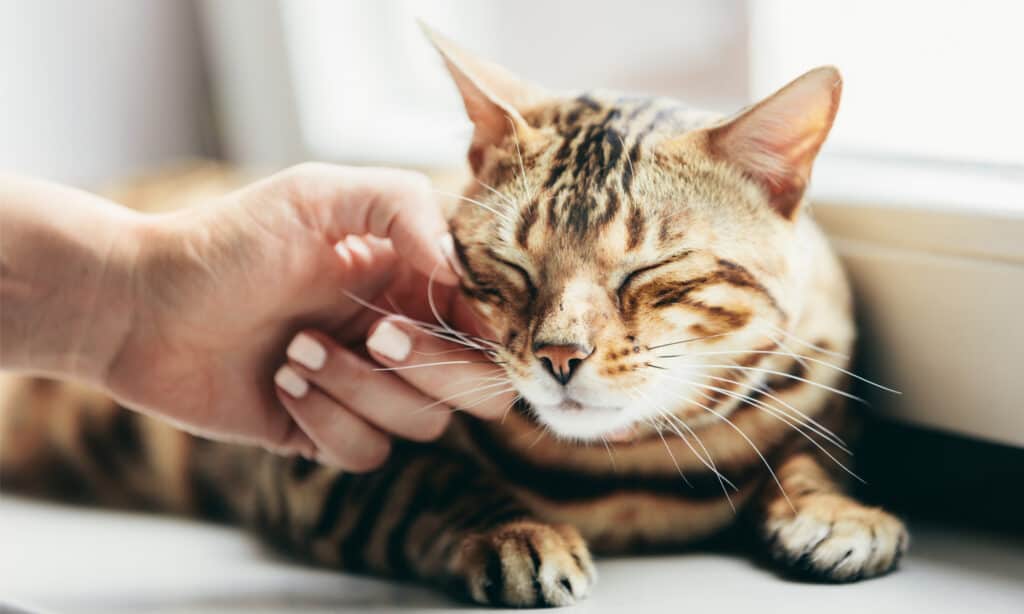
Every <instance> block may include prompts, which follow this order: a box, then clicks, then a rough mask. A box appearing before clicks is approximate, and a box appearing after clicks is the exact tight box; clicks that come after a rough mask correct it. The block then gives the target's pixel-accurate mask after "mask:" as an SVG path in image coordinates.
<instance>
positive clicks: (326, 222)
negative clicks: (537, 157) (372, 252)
mask: <svg viewBox="0 0 1024 614" xmlns="http://www.w3.org/2000/svg"><path fill="white" fill-rule="evenodd" d="M280 177H281V179H283V180H284V181H285V184H286V185H287V186H288V192H289V195H290V197H291V198H292V199H293V200H294V201H295V204H297V205H298V206H300V207H301V208H302V210H303V212H304V213H306V214H307V215H308V216H309V220H310V221H311V222H312V223H313V224H315V225H316V226H317V228H318V230H320V231H321V232H323V233H324V234H325V235H326V237H327V238H328V239H329V240H330V241H332V242H336V241H339V240H341V239H343V238H345V237H346V236H349V235H368V234H369V235H375V236H378V237H381V238H386V239H390V240H391V243H392V245H393V246H394V249H395V252H396V253H397V254H398V255H399V256H400V257H401V258H402V259H403V260H406V261H407V262H408V263H409V265H410V266H412V267H413V268H415V269H416V270H418V271H420V272H421V273H423V274H424V275H426V276H430V275H433V276H434V278H435V279H436V280H437V281H439V282H441V283H444V284H448V285H455V284H457V283H458V281H459V275H458V270H459V265H458V261H457V260H456V255H455V252H454V245H453V241H452V238H451V235H450V234H449V232H448V224H447V222H446V221H445V219H444V215H443V214H442V212H441V207H440V204H439V203H438V202H437V200H436V199H435V198H434V196H433V193H432V192H431V187H430V180H429V179H428V178H427V176H426V175H423V174H422V173H416V172H412V171H404V170H398V169H390V168H370V167H348V166H336V165H332V164H322V163H306V164H301V165H299V166H296V167H293V168H291V169H289V170H286V171H284V172H283V173H281V175H280Z"/></svg>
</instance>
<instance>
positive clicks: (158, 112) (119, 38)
mask: <svg viewBox="0 0 1024 614" xmlns="http://www.w3.org/2000/svg"><path fill="white" fill-rule="evenodd" d="M198 43H199V41H198V36H197V33H196V28H195V20H194V15H193V9H192V4H191V2H186V1H184V0H181V1H178V0H89V1H83V0H30V1H21V0H0V169H4V170H7V171H14V172H19V173H27V174H33V175H38V176H42V177H47V178H50V179H55V180H59V181H65V182H71V183H75V184H80V185H92V184H96V183H99V182H105V181H108V180H110V179H111V178H114V177H118V176H122V175H125V174H128V173H133V172H138V171H141V170H144V169H147V168H151V167H157V166H160V165H163V164H166V163H167V162H169V161H171V160H175V159H179V158H184V157H188V156H195V155H198V154H200V153H202V152H203V150H204V137H203V130H202V128H203V126H202V124H203V120H204V117H206V115H207V113H206V103H205V98H206V97H205V95H204V92H203V69H202V59H201V54H200V50H199V44H198Z"/></svg>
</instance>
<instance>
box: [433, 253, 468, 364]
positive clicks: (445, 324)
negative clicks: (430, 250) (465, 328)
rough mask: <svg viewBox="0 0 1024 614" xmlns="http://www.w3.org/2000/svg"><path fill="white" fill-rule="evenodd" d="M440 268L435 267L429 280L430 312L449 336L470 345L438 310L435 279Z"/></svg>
mask: <svg viewBox="0 0 1024 614" xmlns="http://www.w3.org/2000/svg"><path fill="white" fill-rule="evenodd" d="M439 267H440V265H435V266H434V270H432V271H431V272H430V277H428V278H427V303H428V304H429V305H430V312H431V313H432V314H433V315H434V319H435V320H437V322H438V323H439V324H440V325H441V326H442V327H444V329H445V332H446V333H447V334H449V335H452V336H453V337H455V338H457V339H459V340H461V341H462V342H463V343H465V344H466V345H470V342H469V341H468V340H466V339H465V338H463V336H462V333H460V332H459V331H457V330H455V329H454V328H452V327H451V326H449V325H448V322H446V321H445V319H444V318H443V317H441V312H440V311H438V309H437V303H435V302H434V277H435V276H436V275H437V271H438V268H439Z"/></svg>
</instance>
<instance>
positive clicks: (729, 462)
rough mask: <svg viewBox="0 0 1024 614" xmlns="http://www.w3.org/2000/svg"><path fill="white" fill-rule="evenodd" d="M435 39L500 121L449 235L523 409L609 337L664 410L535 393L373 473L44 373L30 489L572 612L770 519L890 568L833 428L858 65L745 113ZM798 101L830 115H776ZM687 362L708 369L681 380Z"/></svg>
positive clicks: (21, 445) (806, 560)
mask: <svg viewBox="0 0 1024 614" xmlns="http://www.w3.org/2000/svg"><path fill="white" fill-rule="evenodd" d="M435 42H436V43H437V45H438V47H439V48H440V50H441V51H442V54H443V55H444V57H445V59H446V61H447V62H448V65H449V68H450V69H451V71H452V73H453V76H454V78H455V80H456V83H457V84H458V85H459V87H460V90H461V91H462V94H463V97H464V99H465V101H466V105H467V111H468V113H469V115H470V117H471V118H472V119H473V120H474V122H475V124H476V127H477V131H476V134H475V135H474V140H473V144H472V146H471V149H470V163H471V167H472V168H473V169H474V171H475V181H474V182H473V183H471V184H470V186H469V188H468V189H467V191H466V196H467V197H469V198H472V199H473V200H477V201H480V202H482V203H485V204H486V205H487V207H479V206H476V205H474V204H472V203H469V202H464V203H462V204H461V205H460V206H459V207H458V208H457V210H456V211H455V214H454V217H453V219H452V221H451V223H452V229H453V233H454V235H455V238H456V244H457V251H458V257H459V258H460V260H461V263H462V265H463V267H464V268H465V269H466V271H467V275H466V277H465V279H464V290H465V293H466V296H467V297H469V299H470V300H471V302H472V303H473V305H474V306H475V308H476V310H477V311H478V313H479V315H480V316H481V318H483V319H484V320H485V321H486V322H488V323H489V324H490V325H491V327H492V328H493V329H494V330H495V331H496V333H497V335H498V337H497V341H498V342H500V346H501V349H500V350H499V351H498V355H499V356H500V357H501V358H502V359H503V360H504V361H505V362H506V364H505V368H506V371H507V373H508V375H509V377H510V378H512V380H513V382H515V383H516V384H517V386H519V387H520V390H521V391H523V392H524V393H525V392H527V391H529V390H531V389H532V388H531V387H533V388H535V387H536V386H538V385H540V384H539V383H540V382H542V381H546V380H544V378H545V377H546V376H545V375H544V372H543V370H542V369H541V367H539V366H538V365H540V364H541V362H540V361H539V360H538V356H537V355H536V354H535V352H536V351H537V348H538V346H539V344H548V345H551V344H555V345H559V344H563V345H564V344H573V345H575V346H579V347H584V346H585V347H587V348H589V349H591V350H592V352H591V353H589V354H587V355H586V356H587V357H586V359H585V360H584V362H583V364H584V365H585V367H584V368H585V369H586V370H587V373H588V375H586V377H588V378H590V380H588V381H591V382H599V384H600V386H601V389H602V390H604V391H605V394H606V395H609V396H614V395H620V396H621V395H622V394H625V393H626V392H628V391H635V390H641V389H644V390H648V391H649V392H651V394H662V393H663V392H664V390H667V389H672V390H677V392H678V394H674V395H668V396H665V398H664V399H662V400H661V402H663V403H665V405H666V406H665V407H663V408H662V409H663V410H664V413H663V414H659V415H656V416H654V417H652V418H651V419H646V418H645V419H638V420H637V421H636V423H635V424H632V425H630V426H631V428H632V429H633V431H634V435H633V438H632V439H631V440H630V441H628V442H616V443H609V442H607V441H605V442H602V441H601V440H600V439H599V438H595V437H593V436H591V435H580V436H579V437H576V436H573V435H572V434H571V433H566V432H560V433H552V430H553V429H547V428H540V427H541V426H544V427H547V426H551V425H550V424H548V422H550V421H552V420H556V419H558V418H557V417H558V415H560V414H557V411H562V410H557V411H556V410H544V409H543V408H541V407H539V406H531V405H530V404H527V403H521V404H519V405H518V406H517V407H516V408H515V409H514V410H513V411H512V412H511V413H510V414H509V415H508V416H507V417H506V419H504V420H502V421H500V422H495V423H481V422H478V421H475V420H473V419H471V418H468V417H461V418H460V419H459V420H458V421H456V423H455V425H454V426H453V428H452V429H451V430H450V432H449V433H448V434H447V435H446V437H445V438H444V440H443V441H442V442H441V443H439V444H434V445H419V444H401V445H398V446H396V448H395V451H394V454H393V457H392V459H391V461H389V462H388V464H387V465H386V466H385V467H384V468H382V469H381V470H379V471H377V472H374V473H372V474H368V475H365V476H356V475H350V474H344V473H342V472H339V471H336V470H332V469H329V468H326V467H322V466H318V465H315V464H313V463H310V462H307V461H302V460H289V459H282V458H277V457H274V456H272V455H269V454H266V453H263V452H260V451H257V450H251V449H246V448H240V447H236V446H231V445H226V444H214V443H210V442H204V441H200V440H197V439H192V438H189V437H188V436H186V435H183V434H181V433H178V432H175V431H173V430H171V429H169V428H167V427H164V426H162V425H158V424H156V423H154V422H152V421H150V420H148V419H145V418H141V417H137V416H130V417H124V416H129V414H126V413H123V412H120V411H119V410H116V409H115V408H114V407H113V405H112V404H111V403H110V402H108V401H106V400H103V399H99V398H96V397H95V396H93V395H90V394H88V393H84V392H82V391H78V390H72V389H71V388H68V387H65V386H58V385H54V384H43V383H38V382H37V383H23V384H21V385H20V387H15V388H11V389H9V391H8V392H9V393H10V394H11V395H12V396H9V397H8V398H7V399H6V402H5V403H4V405H3V407H4V410H3V413H0V417H2V418H3V423H0V426H2V431H0V434H2V436H3V441H4V445H3V447H2V448H0V471H2V472H3V473H2V479H3V481H4V482H3V484H4V487H5V488H8V487H32V488H36V489H38V487H41V486H42V485H47V484H48V485H51V486H52V487H53V488H51V489H50V490H51V491H52V490H54V489H59V490H61V491H63V492H65V493H66V492H69V489H71V488H74V489H77V490H80V491H81V492H82V494H83V495H84V496H86V497H87V498H90V499H92V500H97V501H102V502H108V503H118V504H129V503H143V504H145V505H146V506H148V507H153V508H159V509H166V510H171V511H176V512H185V513H194V514H201V515H205V516H210V517H219V518H227V519H231V520H234V521H237V522H241V523H244V524H247V525H250V526H252V527H253V528H254V529H255V530H256V531H257V532H259V533H260V534H261V535H263V536H265V537H266V538H267V539H269V540H271V541H272V542H274V543H276V544H278V545H279V546H281V547H282V548H284V549H286V550H288V551H290V552H292V553H294V554H296V555H297V556H300V557H304V558H307V559H309V560H312V561H315V562H317V563H319V564H323V565H329V566H333V567H338V568H342V569H348V570H352V571H368V572H373V573H378V574H385V575H391V576H396V577H416V578H420V579H424V580H427V581H431V582H435V583H438V584H440V585H443V586H447V587H451V588H456V589H458V590H460V591H462V592H463V593H464V594H466V595H468V596H469V597H471V598H472V599H474V600H476V601H479V602H483V603H491V604H501V605H514V606H528V605H565V604H569V603H573V602H575V601H577V600H579V599H580V598H582V597H583V596H585V595H586V594H587V592H588V590H589V587H590V585H591V584H592V583H593V582H594V580H595V577H596V576H595V573H594V568H593V565H592V563H591V561H590V554H589V550H590V549H594V550H598V551H601V552H622V551H628V550H631V549H634V548H636V547H638V546H643V545H668V544H681V543H686V542H690V541H693V540H696V539H701V538H704V537H707V536H710V535H713V534H714V533H716V532H718V531H720V530H722V529H723V528H725V527H727V526H729V525H731V524H733V523H734V521H735V520H736V519H737V518H738V517H739V516H738V515H737V511H736V510H741V509H744V508H745V509H747V510H749V511H750V514H749V516H750V517H751V518H753V519H754V522H755V523H756V524H757V526H758V528H759V529H760V530H761V534H762V535H763V536H764V540H765V543H766V544H767V545H768V546H769V547H770V549H771V552H772V554H773V555H774V556H775V557H776V559H777V560H778V561H779V562H780V563H781V564H783V565H786V566H789V567H792V568H796V569H800V570H804V571H806V572H809V573H811V574H812V575H814V576H816V577H819V578H823V579H827V580H851V579H857V578H861V577H868V576H872V575H877V574H880V573H884V572H886V571H888V570H890V569H892V568H893V566H895V564H896V562H897V560H898V558H899V555H900V554H901V553H902V552H903V550H904V549H905V547H906V543H907V540H906V533H905V531H904V529H903V527H902V525H901V524H900V523H899V521H898V520H896V519H895V518H893V517H892V516H890V515H888V514H886V513H885V512H883V511H881V510H876V509H871V508H866V507H864V506H862V505H861V504H859V503H857V502H856V501H854V500H853V499H851V498H849V497H848V496H847V495H845V494H843V491H842V483H843V480H842V479H841V478H842V476H843V472H842V471H841V470H839V469H838V468H837V460H835V459H838V462H847V463H848V462H849V459H848V458H846V457H844V456H843V455H842V452H840V451H839V449H838V448H837V447H836V446H835V445H833V444H832V443H830V442H829V441H828V440H827V437H826V436H825V435H823V434H822V433H823V432H824V430H823V429H825V428H828V429H831V430H833V431H836V432H838V433H840V434H843V433H846V432H848V431H847V429H846V425H847V417H846V413H845V412H846V409H845V407H844V405H843V404H842V403H840V402H839V401H841V400H842V399H841V398H839V397H838V396H836V395H835V394H833V393H830V392H828V391H827V390H825V389H824V388H822V387H821V386H828V387H835V388H838V389H843V388H845V385H846V376H845V375H844V374H843V373H842V372H841V371H839V370H836V368H834V367H832V366H829V365H828V364H826V363H833V364H835V365H837V366H839V367H845V366H846V365H847V364H848V361H847V360H845V359H841V358H837V355H848V354H849V353H850V352H851V350H852V345H853V340H854V329H853V324H852V313H851V307H850V297H849V292H848V289H847V284H846V281H845V278H844V276H843V273H842V271H841V269H840V267H839V265H838V263H837V261H836V259H835V257H834V256H833V255H832V252H831V251H830V249H829V247H828V245H827V243H826V241H825V240H824V238H823V237H822V235H821V233H820V231H819V230H818V229H817V228H816V226H815V225H814V223H813V222H812V221H811V220H810V219H809V218H808V217H807V216H806V215H804V214H802V213H801V211H800V210H801V208H802V206H801V202H802V199H801V196H802V188H803V186H804V185H805V184H806V182H807V180H808V178H809V173H810V165H811V162H812V161H813V157H814V154H815V153H816V152H817V148H818V147H819V146H820V144H821V141H822V140H823V139H824V137H825V134H827V130H828V126H829V125H830V124H831V120H832V117H833V116H834V114H835V109H836V105H837V104H838V85H837V84H838V81H837V80H838V73H835V71H834V70H833V69H819V70H818V71H815V72H812V73H809V74H808V75H807V76H805V77H804V78H802V79H801V80H798V81H797V82H794V84H792V85H791V86H789V87H787V88H786V89H784V90H783V91H781V92H780V93H779V94H777V95H776V97H773V98H771V99H769V100H767V101H765V102H762V103H761V104H760V105H758V106H756V107H753V108H752V110H750V111H747V112H746V113H743V114H741V115H739V116H737V117H736V118H733V119H731V120H728V121H726V120H722V119H720V118H719V117H718V116H714V115H710V114H707V113H700V112H693V111H688V110H685V109H683V108H681V107H680V106H679V105H678V104H677V103H675V102H673V101H668V100H660V99H647V98H630V97H622V96H618V95H614V94H602V93H592V94H586V95H582V96H558V95H553V94H548V93H546V92H544V91H543V90H540V89H539V88H536V87H534V86H529V85H526V84H523V83H522V82H520V81H518V80H517V79H516V78H514V77H512V76H511V75H509V74H508V73H507V72H505V71H503V70H501V69H498V68H497V67H494V66H493V65H490V64H488V63H486V62H483V61H480V60H477V59H475V58H472V57H471V56H469V55H468V54H465V52H462V51H461V50H459V49H457V48H456V47H454V45H452V44H451V43H449V42H447V41H445V40H444V39H441V38H440V37H436V36H435ZM830 80H831V81H830ZM832 81H834V82H835V84H834V85H833V84H831V83H832ZM819 90H820V91H819ZM779 97H781V98H779ZM777 100H782V102H784V103H785V104H782V103H780V102H777ZM797 103H800V104H805V105H807V113H805V114H803V115H800V116H799V117H783V118H782V119H786V121H787V122H788V123H785V122H783V123H781V124H780V123H779V122H774V123H773V122H771V121H763V120H764V118H763V117H762V115H763V114H765V113H768V114H771V113H777V108H779V107H780V106H781V107H785V108H786V109H789V108H791V107H793V106H794V105H795V104H797ZM769 119H772V118H769ZM776 119H777V118H776ZM779 125H781V126H782V128H785V127H786V126H789V127H790V128H791V129H790V130H788V131H786V130H783V129H782V128H778V126H779ZM750 126H752V128H751V127H750ZM751 130H759V131H761V132H758V133H757V135H759V136H763V137H764V138H757V139H751V138H749V137H750V134H748V133H749V132H750V131H751ZM773 131H776V132H778V134H776V133H775V132H773ZM766 327H768V328H767V329H766ZM765 330H769V331H771V330H774V331H779V330H781V331H785V334H783V333H776V334H766V333H765ZM799 340H805V341H806V342H812V341H813V343H814V344H815V345H816V346H818V347H817V348H815V347H812V346H810V345H805V344H804V342H802V341H799ZM826 347H827V349H825V348H826ZM705 352H719V354H706V355H703V353H705ZM723 352H730V353H728V354H725V353H723ZM795 353H798V354H800V355H801V356H800V357H795V356H794V354H795ZM836 353H838V354H836ZM680 360H682V361H688V364H691V368H692V369H696V370H697V371H695V372H699V373H701V374H702V377H703V379H700V378H698V379H696V380H694V379H693V378H692V377H690V381H687V382H686V383H685V385H682V384H676V383H673V382H675V381H676V380H674V379H667V378H668V376H669V375H670V374H672V373H676V372H677V371H675V369H677V365H679V364H684V363H680V362H678V361H680ZM674 361H675V362H674ZM716 365H717V366H716ZM663 372H664V373H663ZM691 376H692V373H691ZM795 378H800V379H795ZM700 382H705V384H703V386H705V387H703V388H702V387H701V383H700ZM808 382H812V383H814V384H818V385H813V384H810V383H808ZM819 385H820V386H819ZM706 386H712V387H713V388H709V387H706ZM659 387H660V388H659ZM673 387H675V388H673ZM663 396H664V395H663ZM527 397H528V398H529V394H528V395H527ZM584 405H585V404H584ZM641 405H642V404H641ZM648 405H650V406H653V401H651V402H650V403H648ZM789 408H792V409H793V410H794V411H790V409H789ZM796 408H799V409H800V411H801V412H802V414H798V413H797V412H796V411H795V409H796ZM648 409H650V407H648ZM620 410H621V408H620ZM591 411H592V410H591V409H588V408H587V407H583V408H582V409H580V410H579V412H578V413H577V414H572V413H571V412H570V413H569V414H567V415H568V416H569V418H567V419H576V418H580V419H589V418H585V416H589V414H588V413H587V412H591ZM545 412H547V413H545ZM552 424H553V423H552ZM819 425H820V426H819ZM560 428H562V427H560ZM566 428H567V427H566ZM566 428H563V431H564V430H566ZM683 429H685V430H683ZM569 430H571V429H569ZM812 440H813V442H817V445H814V444H813V443H812ZM89 442H92V443H91V444H90V443H89ZM819 446H820V447H819ZM762 455H763V458H762ZM830 456H831V457H834V459H833V458H831V457H830ZM712 464H713V467H714V470H712ZM766 464H768V465H770V466H772V467H773V468H774V469H775V475H776V476H777V478H775V477H773V476H772V474H770V473H769V471H767V470H766V468H765V465H766ZM716 471H717V474H716ZM776 479H777V480H778V482H776V481H775V480H776ZM727 482H728V483H732V484H733V485H734V488H729V487H727V486H726V483H727Z"/></svg>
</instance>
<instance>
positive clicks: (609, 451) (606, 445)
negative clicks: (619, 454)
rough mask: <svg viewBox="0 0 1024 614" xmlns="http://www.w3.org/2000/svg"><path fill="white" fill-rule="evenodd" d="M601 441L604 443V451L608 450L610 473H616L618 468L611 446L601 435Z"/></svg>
mask: <svg viewBox="0 0 1024 614" xmlns="http://www.w3.org/2000/svg"><path fill="white" fill-rule="evenodd" d="M601 443H603V444H604V449H605V451H606V452H608V460H609V461H611V464H612V473H618V472H619V468H618V466H616V464H615V455H614V454H612V447H611V446H610V445H608V440H607V439H605V438H604V437H603V436H602V437H601Z"/></svg>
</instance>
